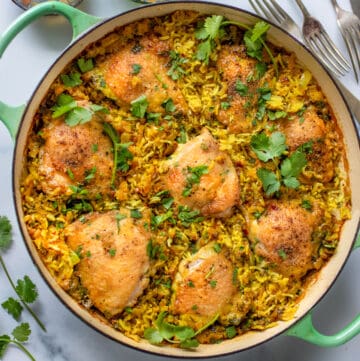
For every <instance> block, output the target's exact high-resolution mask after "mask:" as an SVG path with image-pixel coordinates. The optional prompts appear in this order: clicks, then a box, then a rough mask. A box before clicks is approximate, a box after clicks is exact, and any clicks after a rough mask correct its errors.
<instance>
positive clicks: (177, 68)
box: [167, 50, 188, 80]
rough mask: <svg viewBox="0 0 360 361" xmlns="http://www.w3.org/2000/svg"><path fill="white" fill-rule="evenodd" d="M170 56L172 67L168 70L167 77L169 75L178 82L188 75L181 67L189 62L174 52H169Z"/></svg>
mask: <svg viewBox="0 0 360 361" xmlns="http://www.w3.org/2000/svg"><path fill="white" fill-rule="evenodd" d="M169 56H170V59H171V62H170V64H171V67H170V69H169V70H168V72H167V75H169V76H170V77H171V79H172V80H178V79H180V78H181V77H182V76H183V75H185V74H186V71H185V70H184V69H183V68H182V67H181V65H182V64H185V63H187V61H188V60H187V59H186V58H183V57H181V56H180V54H179V53H177V52H176V51H174V50H171V51H170V52H169Z"/></svg>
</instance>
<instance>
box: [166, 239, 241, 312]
mask: <svg viewBox="0 0 360 361" xmlns="http://www.w3.org/2000/svg"><path fill="white" fill-rule="evenodd" d="M232 277H233V265H232V263H231V262H230V261H229V260H228V259H227V258H226V255H225V253H224V251H222V252H220V253H217V252H216V251H215V250H214V243H209V244H207V245H206V246H204V247H202V248H200V250H199V251H198V252H197V253H195V254H194V255H192V256H191V257H189V258H186V259H184V260H182V261H181V262H180V265H179V270H178V273H177V275H176V278H175V282H174V284H173V288H174V290H175V294H174V299H173V305H172V307H173V311H174V312H175V313H177V314H194V315H199V316H203V317H206V318H208V317H212V316H214V315H215V314H217V313H219V314H220V313H221V311H222V310H223V309H224V308H226V306H227V305H229V304H230V303H231V300H232V297H233V295H234V293H235V292H236V287H235V286H234V284H233V281H232Z"/></svg>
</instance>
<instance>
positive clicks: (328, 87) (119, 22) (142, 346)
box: [13, 2, 360, 358]
mask: <svg viewBox="0 0 360 361" xmlns="http://www.w3.org/2000/svg"><path fill="white" fill-rule="evenodd" d="M182 9H184V10H185V9H186V10H194V11H200V12H202V13H209V14H222V15H224V16H226V17H228V18H230V19H233V20H238V21H242V22H245V23H248V24H251V23H253V22H254V20H256V19H257V18H256V17H255V16H253V15H251V14H248V13H246V12H242V11H239V10H237V9H235V8H232V7H228V6H223V5H221V4H215V3H205V2H194V3H191V2H177V3H163V4H157V5H151V6H148V7H144V8H139V9H136V10H132V11H129V12H127V13H125V14H123V15H119V16H116V17H114V18H111V19H109V20H108V21H105V22H104V23H102V24H100V25H98V26H96V27H95V28H94V29H93V30H90V31H89V32H87V33H85V34H84V35H83V36H81V37H80V38H79V40H78V41H75V42H74V43H73V44H71V45H70V46H69V47H68V48H67V49H66V50H65V51H64V53H63V54H62V55H61V56H60V57H59V58H58V60H57V61H56V62H55V63H54V65H53V66H52V67H51V68H50V69H49V71H48V73H47V74H46V75H45V77H44V78H43V79H42V81H41V82H40V84H39V86H38V87H37V89H36V90H35V91H34V93H33V95H32V97H31V100H30V102H29V104H28V107H27V109H26V111H25V113H24V117H23V120H22V124H21V127H20V130H19V134H18V138H17V144H16V149H15V152H14V165H13V167H14V169H13V177H14V179H13V187H14V189H13V192H14V197H15V205H16V210H17V216H18V220H19V224H20V226H21V231H22V234H23V235H24V238H25V242H26V245H27V247H28V250H29V252H30V254H31V257H32V259H33V261H34V262H35V264H36V265H37V267H38V268H39V270H40V273H41V275H42V276H43V277H44V279H45V280H46V282H47V283H48V284H49V286H50V287H51V289H52V290H53V291H54V293H55V294H56V295H57V296H58V297H59V298H60V300H61V301H62V302H63V303H64V304H65V305H66V306H67V307H68V308H69V309H70V310H71V311H73V312H74V313H75V314H76V315H77V316H79V317H80V318H81V319H82V320H84V321H85V322H86V323H88V324H89V325H90V326H92V327H93V328H95V329H96V330H98V331H100V332H101V333H103V334H105V335H106V336H108V337H110V338H112V339H114V340H116V341H119V342H121V343H123V344H125V345H127V346H130V347H132V348H135V349H138V350H144V351H148V352H151V353H154V354H158V355H166V356H174V357H189V358H197V357H199V358H201V357H211V356H219V355H225V354H229V353H233V352H237V351H240V350H244V349H247V348H249V347H253V346H256V345H258V344H260V343H262V342H265V341H267V340H269V339H270V338H272V337H274V336H276V335H277V334H279V333H281V332H283V331H284V330H286V329H287V328H289V327H290V326H291V325H293V324H294V323H295V322H296V321H297V320H298V319H299V318H300V317H302V316H304V315H305V314H306V313H307V312H308V311H309V310H310V309H311V308H312V307H313V306H314V305H315V304H316V303H317V302H318V301H319V300H320V299H321V297H322V296H323V295H324V294H325V293H326V291H327V290H328V288H329V287H330V286H331V284H332V283H333V281H334V280H335V279H336V277H337V275H338V274H339V272H340V270H341V268H342V266H343V264H344V263H345V261H346V259H347V257H348V255H349V253H350V251H351V247H352V242H353V238H354V234H355V233H356V229H357V226H358V220H359V214H360V192H355V189H356V185H358V184H360V167H359V161H358V160H359V159H360V156H359V153H360V152H359V143H358V136H357V133H356V130H355V127H354V125H353V123H352V121H351V115H350V113H349V111H348V109H347V106H346V104H345V103H344V100H343V98H342V96H341V95H340V93H339V91H338V89H337V88H336V86H335V85H334V83H333V81H332V80H331V78H330V77H329V75H328V74H327V72H326V71H325V70H324V69H323V68H322V66H321V65H319V63H318V62H317V61H316V60H315V59H314V58H313V57H312V56H311V54H309V53H308V52H307V51H306V50H305V49H304V47H303V46H302V45H301V44H299V43H298V42H296V41H295V40H294V39H292V38H290V37H288V36H286V34H285V33H284V32H283V31H281V30H280V29H278V28H276V27H274V28H272V29H271V30H270V33H269V36H270V39H272V40H273V42H275V43H281V44H282V45H283V46H284V47H285V48H287V49H292V50H293V51H295V53H296V54H297V56H298V57H300V58H301V59H302V62H303V63H304V65H305V66H307V67H308V68H310V69H311V70H312V71H313V72H314V75H315V77H316V78H317V80H318V82H319V84H320V86H321V87H322V89H323V91H324V93H325V95H326V96H327V97H328V99H329V101H330V103H331V104H334V107H333V110H334V112H335V115H336V116H337V117H338V119H341V129H342V131H343V133H344V139H345V143H346V147H347V155H348V158H349V162H350V165H351V167H350V183H351V189H352V190H353V194H352V203H353V218H352V220H350V221H348V222H347V223H346V224H345V226H344V230H343V232H342V237H341V244H342V247H339V251H338V252H337V253H336V254H335V255H334V256H333V258H332V259H331V260H330V262H329V263H328V264H327V265H326V266H325V267H324V268H323V269H322V271H321V272H320V274H319V277H318V280H317V282H316V286H315V285H310V287H309V289H308V290H307V296H306V297H305V298H304V300H303V301H301V302H300V305H299V310H298V312H297V313H296V316H295V318H294V319H292V320H290V321H287V322H279V324H278V325H277V326H276V327H273V328H270V329H267V330H265V331H262V332H251V333H248V334H245V335H243V336H241V337H237V338H234V339H232V340H228V341H225V342H223V343H220V344H216V345H206V346H203V345H201V346H200V347H199V348H198V349H197V351H195V352H188V351H184V350H182V349H178V348H173V347H161V348H160V347H157V346H153V345H150V344H149V343H147V342H145V341H142V342H140V343H138V342H136V341H134V340H132V339H130V338H128V337H126V336H124V335H123V334H121V333H120V332H118V331H116V330H114V329H113V328H112V327H110V326H108V325H106V324H105V323H103V322H102V321H99V320H97V319H95V318H93V317H92V316H91V315H90V314H89V313H88V312H87V311H86V310H84V309H83V308H82V307H81V306H79V305H78V304H77V303H76V302H75V301H74V300H73V299H72V298H71V297H70V296H69V295H68V294H67V293H66V292H65V291H64V290H63V289H62V288H60V286H58V285H57V283H56V282H55V281H54V279H53V278H52V277H51V276H50V274H49V272H48V270H47V269H46V267H45V266H44V264H43V263H42V261H41V259H40V257H39V255H38V252H37V250H36V247H35V245H34V244H33V242H32V240H31V238H30V236H29V234H28V232H27V230H26V226H25V223H24V221H23V211H22V206H21V195H20V191H19V189H20V177H21V174H22V166H23V157H24V150H25V147H26V140H27V135H28V133H29V131H30V129H31V126H32V119H33V117H34V115H35V113H36V110H37V108H38V107H39V105H40V103H41V102H42V100H43V98H44V96H45V94H46V92H47V91H48V89H49V87H50V85H51V84H52V82H53V81H54V80H55V79H56V77H57V76H58V75H59V73H61V71H62V69H63V68H64V67H65V66H67V65H68V63H69V62H71V61H72V60H73V59H74V58H75V57H76V56H77V55H78V54H79V53H80V52H81V51H83V50H84V49H85V48H86V47H87V46H88V44H90V43H93V42H94V41H96V40H98V39H100V38H102V37H104V36H105V35H106V34H108V33H110V32H111V31H113V30H114V29H115V28H116V27H119V26H123V25H125V24H127V23H131V22H133V21H137V20H140V19H142V18H145V17H153V16H161V15H165V14H167V13H170V12H173V11H175V10H182ZM355 193H356V194H355Z"/></svg>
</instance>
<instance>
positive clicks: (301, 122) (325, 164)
mask: <svg viewBox="0 0 360 361" xmlns="http://www.w3.org/2000/svg"><path fill="white" fill-rule="evenodd" d="M280 130H281V131H282V132H283V133H284V134H285V136H286V144H287V146H288V147H289V150H290V151H294V150H295V149H296V148H298V147H300V146H301V145H303V144H305V143H307V142H311V143H312V151H311V152H310V153H309V154H308V156H307V159H308V162H309V163H308V165H309V168H310V169H313V170H314V171H315V172H316V174H317V175H318V177H319V178H320V180H321V181H322V182H329V181H331V179H332V178H333V176H334V166H333V160H332V158H331V152H330V151H329V146H328V142H329V140H328V139H327V136H326V126H325V123H324V121H323V120H322V119H321V118H320V117H319V116H318V115H317V114H316V112H315V111H314V110H308V111H305V113H304V115H303V116H302V117H299V116H294V117H293V118H292V119H291V120H283V121H282V122H281V124H280Z"/></svg>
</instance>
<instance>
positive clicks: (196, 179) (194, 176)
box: [182, 165, 209, 197]
mask: <svg viewBox="0 0 360 361" xmlns="http://www.w3.org/2000/svg"><path fill="white" fill-rule="evenodd" d="M187 171H188V172H189V175H188V176H187V178H186V185H185V188H184V190H183V191H182V195H183V196H184V197H188V196H189V195H190V194H191V190H192V186H193V185H194V184H199V183H200V179H201V177H202V176H203V175H204V174H208V173H209V167H208V166H207V165H199V166H197V167H187Z"/></svg>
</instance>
